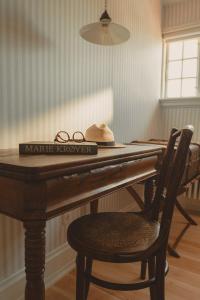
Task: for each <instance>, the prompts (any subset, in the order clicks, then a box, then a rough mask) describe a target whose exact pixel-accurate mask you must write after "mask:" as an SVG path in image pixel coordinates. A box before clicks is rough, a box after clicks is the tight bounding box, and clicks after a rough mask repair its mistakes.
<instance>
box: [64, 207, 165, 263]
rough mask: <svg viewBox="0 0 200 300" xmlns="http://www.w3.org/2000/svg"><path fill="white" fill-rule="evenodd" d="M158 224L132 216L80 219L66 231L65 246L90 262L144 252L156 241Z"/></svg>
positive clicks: (120, 215)
mask: <svg viewBox="0 0 200 300" xmlns="http://www.w3.org/2000/svg"><path fill="white" fill-rule="evenodd" d="M158 234H159V223H156V222H149V221H147V220H146V219H145V218H144V217H142V216H140V215H137V214H134V213H120V212H119V213H118V212H114V213H112V212H111V213H110V212H108V213H107V212H106V213H98V214H94V215H86V216H83V217H81V218H79V219H77V220H75V221H74V222H72V223H71V225H70V226H69V228H68V242H69V244H70V245H71V246H72V248H74V249H75V250H76V251H78V252H80V253H81V252H82V253H83V254H86V255H88V253H89V255H91V256H92V257H93V258H95V257H98V258H101V257H105V256H106V255H108V256H110V255H111V256H116V255H119V256H121V255H129V254H133V253H137V252H140V251H145V250H146V249H148V248H149V247H150V246H151V245H152V244H153V243H154V242H155V240H156V239H157V237H158Z"/></svg>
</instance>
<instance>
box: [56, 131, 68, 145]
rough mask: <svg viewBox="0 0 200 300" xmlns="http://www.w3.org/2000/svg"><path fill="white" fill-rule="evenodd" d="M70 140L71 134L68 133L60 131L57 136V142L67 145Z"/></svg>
mask: <svg viewBox="0 0 200 300" xmlns="http://www.w3.org/2000/svg"><path fill="white" fill-rule="evenodd" d="M69 139H70V137H69V134H68V133H67V132H66V131H59V132H58V133H57V134H56V137H55V142H58V143H67V142H68V141H69Z"/></svg>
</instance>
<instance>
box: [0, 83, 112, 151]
mask: <svg viewBox="0 0 200 300" xmlns="http://www.w3.org/2000/svg"><path fill="white" fill-rule="evenodd" d="M41 105H42V103H41ZM113 110H114V109H113V91H112V88H106V89H104V90H100V91H97V92H96V93H93V94H90V95H84V96H82V97H80V98H77V99H70V100H67V101H63V102H62V103H60V105H56V106H55V107H52V108H51V109H50V110H48V108H47V111H46V112H45V113H43V114H38V115H34V116H32V117H31V118H24V120H23V119H22V120H17V122H16V124H15V126H12V127H9V128H4V129H3V130H4V132H3V134H2V136H3V137H4V139H5V141H4V142H3V145H5V148H8V147H11V148H15V147H17V146H18V143H20V142H27V141H33V140H34V141H39V140H40V141H44V140H45V141H48V140H49V141H52V140H53V139H54V136H55V134H56V133H57V132H58V131H59V130H66V131H68V132H69V133H73V132H74V131H77V130H81V131H83V132H85V130H86V129H87V128H88V127H89V126H90V125H92V124H94V123H107V124H109V123H110V122H112V120H113ZM1 148H2V147H1Z"/></svg>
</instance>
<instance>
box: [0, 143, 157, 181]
mask: <svg viewBox="0 0 200 300" xmlns="http://www.w3.org/2000/svg"><path fill="white" fill-rule="evenodd" d="M162 149H163V147H162V146H160V145H148V144H146V145H145V144H142V145H138V144H135V145H126V147H125V148H112V149H111V148H107V149H105V148H104V149H99V150H98V154H97V155H19V152H18V149H8V150H0V175H1V176H4V177H11V178H15V179H19V180H42V179H47V178H52V177H58V176H62V175H69V174H73V173H75V172H85V171H88V170H91V169H93V168H97V167H104V166H107V165H112V163H115V164H116V163H121V162H127V161H131V160H134V159H140V158H143V157H148V156H152V155H158V154H159V153H161V152H162Z"/></svg>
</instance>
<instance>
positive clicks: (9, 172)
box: [0, 145, 162, 300]
mask: <svg viewBox="0 0 200 300" xmlns="http://www.w3.org/2000/svg"><path fill="white" fill-rule="evenodd" d="M161 154H162V147H161V146H155V145H142V146H141V145H130V146H127V147H126V148H121V149H100V150H99V154H98V155H95V156H52V155H51V156H48V155H39V156H19V155H18V151H17V150H0V212H1V213H3V214H5V215H8V216H10V217H13V218H15V219H17V220H20V221H22V222H23V224H24V228H25V271H26V289H25V299H26V300H44V299H45V286H44V280H43V277H44V269H45V226H46V221H47V220H49V219H51V218H54V217H56V216H58V215H61V214H63V213H65V212H67V211H70V210H72V209H74V208H77V207H80V206H81V205H84V204H86V203H88V202H90V201H93V200H95V199H97V198H100V197H102V196H104V195H106V194H109V193H112V192H114V191H116V190H117V189H121V188H124V187H127V186H130V185H132V184H133V183H136V182H139V181H141V180H146V179H148V178H150V177H152V176H153V175H155V174H156V164H157V162H158V157H159V156H160V155H161Z"/></svg>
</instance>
